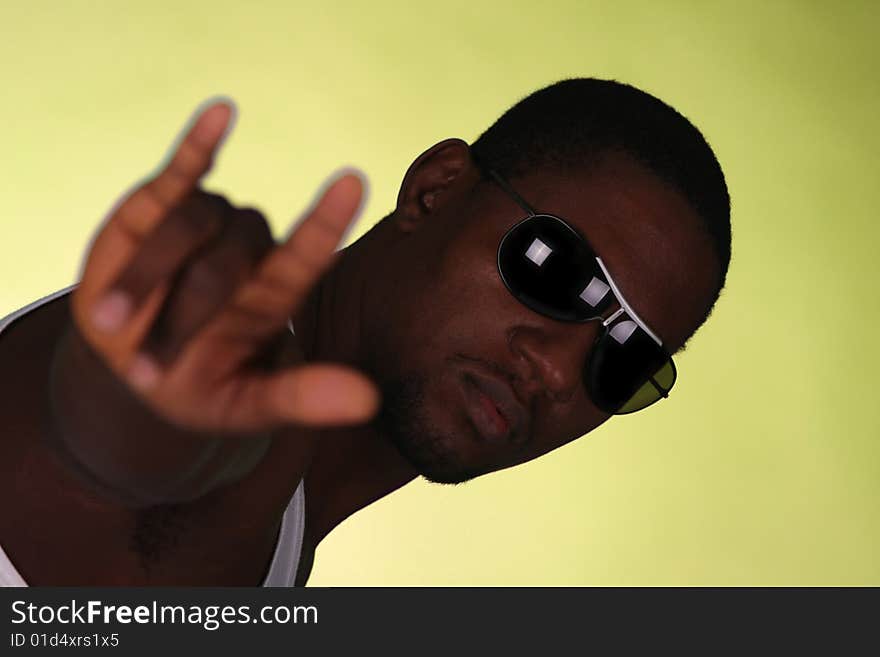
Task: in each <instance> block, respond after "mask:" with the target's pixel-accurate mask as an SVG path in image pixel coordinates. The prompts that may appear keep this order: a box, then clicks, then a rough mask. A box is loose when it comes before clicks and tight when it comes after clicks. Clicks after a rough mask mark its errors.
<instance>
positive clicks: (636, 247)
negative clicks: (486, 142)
mask: <svg viewBox="0 0 880 657" xmlns="http://www.w3.org/2000/svg"><path fill="white" fill-rule="evenodd" d="M512 184H513V187H514V189H516V191H517V192H518V193H519V194H520V195H521V196H523V198H524V199H525V200H526V201H528V202H529V203H530V204H531V205H532V206H533V207H534V208H535V210H537V211H539V212H549V213H551V214H557V215H559V216H560V217H562V218H563V219H565V220H566V221H568V222H569V223H570V224H571V225H572V226H574V227H575V228H576V229H577V230H578V231H579V232H580V233H581V234H582V235H583V236H584V237H586V239H587V240H588V241H589V243H590V245H591V246H592V247H593V249H594V250H595V251H596V253H597V255H598V256H599V257H600V258H602V261H603V262H604V263H605V265H606V266H607V268H608V270H609V272H610V273H611V276H612V277H613V278H614V280H615V282H616V283H617V285H618V287H619V288H620V290H621V292H622V293H623V295H624V297H625V298H626V300H627V301H628V302H629V303H630V305H631V306H632V307H633V309H634V310H635V311H636V312H637V313H638V314H639V316H640V317H641V318H642V319H643V320H644V321H645V322H646V323H647V324H648V325H649V326H650V327H651V328H652V329H653V330H654V331H655V332H657V333H659V334H660V336H661V338H662V339H663V340H664V342H665V343H667V344H668V345H669V346H670V347H671V348H672V349H673V350H674V349H676V348H678V347H679V346H680V345H681V344H682V343H684V341H685V340H686V339H687V337H688V336H689V335H690V333H691V332H692V331H693V330H694V328H695V327H696V326H697V325H699V323H700V320H701V318H702V315H703V313H704V311H705V308H706V307H707V305H708V304H709V302H710V301H711V297H712V294H713V292H714V285H715V280H716V276H717V269H718V264H717V261H716V259H715V256H714V254H713V251H712V248H711V244H710V242H709V239H708V237H707V235H706V232H705V230H704V229H703V228H702V226H701V222H700V219H699V217H698V216H697V214H696V212H695V211H694V210H693V209H692V208H691V207H690V205H689V203H688V202H687V200H686V199H685V197H684V196H683V195H682V194H681V193H679V192H677V191H676V190H673V189H672V188H670V187H669V186H668V185H666V184H665V183H664V182H663V181H662V180H661V179H660V178H658V177H657V176H656V175H655V174H654V173H652V172H651V171H650V170H649V169H648V168H647V167H645V166H643V165H641V164H640V163H638V162H637V161H635V160H634V159H632V158H630V157H628V156H625V155H622V154H610V155H608V156H606V157H604V158H603V159H602V160H601V161H600V162H598V163H597V164H596V165H595V166H593V167H591V168H590V169H589V170H586V171H580V172H571V173H565V174H562V173H558V172H549V171H544V172H539V173H534V174H529V175H528V176H523V177H522V178H518V179H516V180H515V181H513V182H512Z"/></svg>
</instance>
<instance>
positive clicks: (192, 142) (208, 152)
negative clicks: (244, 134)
mask: <svg viewBox="0 0 880 657" xmlns="http://www.w3.org/2000/svg"><path fill="white" fill-rule="evenodd" d="M234 114H235V106H234V105H233V104H232V101H229V100H221V101H216V102H211V103H209V104H208V106H207V107H206V108H205V109H204V110H203V111H202V112H201V113H199V112H196V114H195V119H194V121H193V123H192V127H191V128H189V129H188V130H186V129H185V130H184V133H183V134H184V136H183V138H182V139H181V140H180V144H179V145H178V146H177V147H176V148H174V147H172V150H171V152H172V155H171V159H170V160H169V162H168V164H167V165H166V166H165V167H164V168H163V169H162V170H161V171H160V172H159V174H158V175H157V176H156V177H155V178H153V179H152V180H151V181H149V182H148V183H147V184H146V185H144V191H145V192H147V193H148V194H150V195H151V196H152V197H153V198H154V200H156V201H158V203H159V204H160V205H162V206H163V207H164V208H171V207H173V206H175V205H176V204H178V203H179V202H180V201H182V200H183V198H184V197H185V196H186V195H187V194H189V193H190V192H191V191H193V190H194V189H195V187H196V185H198V183H199V180H200V179H201V178H202V176H204V175H205V174H206V173H207V172H208V171H209V170H210V169H211V164H212V163H213V160H214V154H215V152H216V150H217V148H218V146H219V144H220V142H221V141H222V139H223V137H224V136H225V135H226V134H228V132H229V130H228V129H227V128H231V127H232V126H231V120H232V118H233V117H234Z"/></svg>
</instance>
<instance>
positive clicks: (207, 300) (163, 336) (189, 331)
mask: <svg viewBox="0 0 880 657" xmlns="http://www.w3.org/2000/svg"><path fill="white" fill-rule="evenodd" d="M273 244H274V242H273V240H272V232H271V230H270V228H269V225H268V224H267V223H266V220H265V218H264V217H263V215H262V214H261V213H260V212H258V211H257V210H255V209H251V208H246V209H241V210H234V209H232V208H230V210H229V215H228V217H227V220H226V222H225V225H224V229H223V234H222V237H220V238H218V239H215V240H214V241H213V242H212V243H211V244H209V245H208V246H206V247H205V249H204V250H202V251H201V252H200V253H199V256H198V258H197V259H196V260H195V261H191V262H190V263H189V264H188V265H187V267H186V269H185V270H184V271H183V272H182V273H181V274H180V276H179V278H178V279H177V280H176V281H175V285H174V289H173V290H172V291H171V293H170V294H169V296H168V299H167V301H166V303H165V306H164V308H163V309H162V312H161V313H160V315H159V317H158V318H157V320H156V323H155V324H154V326H153V327H152V328H151V330H150V333H149V335H148V336H147V339H146V341H145V343H144V344H143V345H142V347H141V350H140V351H141V355H142V356H144V357H147V358H152V359H154V360H155V361H156V364H157V365H158V366H160V367H165V366H167V365H168V364H170V363H171V362H172V361H173V360H174V359H175V358H176V357H177V355H178V354H179V353H180V351H181V350H182V349H183V348H184V346H185V345H186V343H187V342H189V340H191V339H192V338H193V336H195V335H196V334H197V333H198V331H199V330H200V329H201V328H202V327H203V326H204V325H205V324H206V323H207V322H208V321H209V320H210V319H211V318H212V317H214V316H215V315H216V314H217V312H218V311H219V310H220V309H221V308H222V307H223V305H224V304H225V303H226V302H227V301H228V300H229V299H230V297H231V296H232V295H233V294H234V293H235V290H236V289H237V288H238V286H239V285H241V283H242V282H244V281H245V280H246V279H247V278H248V277H249V276H250V274H251V273H252V272H253V270H254V268H255V267H256V266H257V263H258V262H259V261H260V260H261V259H262V258H263V257H264V256H265V255H266V253H268V252H269V251H270V250H271V248H272V246H273Z"/></svg>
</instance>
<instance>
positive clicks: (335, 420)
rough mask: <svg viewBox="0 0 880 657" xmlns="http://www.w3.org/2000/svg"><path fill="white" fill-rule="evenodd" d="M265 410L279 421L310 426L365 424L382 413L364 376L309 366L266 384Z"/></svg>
mask: <svg viewBox="0 0 880 657" xmlns="http://www.w3.org/2000/svg"><path fill="white" fill-rule="evenodd" d="M265 386H266V387H265V395H264V396H263V398H264V399H265V402H266V403H267V404H268V406H269V408H267V409H266V410H267V411H268V413H269V414H270V415H272V416H274V417H275V418H276V419H277V421H279V422H285V423H289V422H292V423H296V424H305V425H311V426H334V425H352V424H362V423H364V422H367V421H369V420H370V419H372V418H373V416H375V415H376V413H377V412H378V410H379V405H380V402H381V396H380V393H379V389H378V388H377V387H376V385H375V384H374V383H373V382H372V381H371V380H370V379H368V378H367V377H366V376H365V375H364V374H362V373H360V372H358V371H357V370H355V369H353V368H350V367H345V366H342V365H329V364H321V365H307V366H303V367H297V368H295V369H288V370H285V371H282V372H279V373H277V374H274V375H270V376H268V377H267V378H266V380H265Z"/></svg>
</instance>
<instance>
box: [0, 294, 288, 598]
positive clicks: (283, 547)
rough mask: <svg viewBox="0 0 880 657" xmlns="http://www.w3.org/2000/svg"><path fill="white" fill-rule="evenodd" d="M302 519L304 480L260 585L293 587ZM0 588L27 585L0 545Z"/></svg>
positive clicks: (2, 323)
mask: <svg viewBox="0 0 880 657" xmlns="http://www.w3.org/2000/svg"><path fill="white" fill-rule="evenodd" d="M75 287H76V286H75V285H71V286H70V287H66V288H64V289H63V290H59V291H58V292H55V293H53V294H50V295H49V296H47V297H43V298H42V299H39V300H37V301H34V302H33V303H31V304H29V305H27V306H25V307H24V308H21V309H20V310H16V311H15V312H14V313H12V314H11V315H8V316H6V317H4V318H3V319H0V333H2V332H3V330H4V329H6V327H7V326H9V325H10V324H12V323H13V322H14V321H15V320H17V319H18V318H19V317H21V316H23V315H25V314H26V313H28V312H30V311H31V310H35V309H36V308H39V307H40V306H42V305H43V304H46V303H49V302H50V301H52V300H53V299H57V298H58V297H61V296H63V295H65V294H67V293H68V292H70V291H71V290H73V288H75ZM305 519H306V497H305V488H304V481H303V480H301V481H300V482H299V486H297V488H296V491H295V492H294V493H293V497H292V498H291V499H290V503H289V504H288V505H287V509H286V510H285V512H284V516H283V517H282V519H281V530H280V531H279V532H278V543H277V544H276V545H275V554H274V555H273V556H272V563H271V564H270V565H269V572H268V573H267V574H266V578H265V579H264V580H263V584H262V586H293V583H294V581H296V571H297V568H298V566H299V559H300V554H301V552H302V543H303V533H304V531H305V526H306V523H305ZM0 586H27V582H25V581H24V579H23V578H22V576H21V575H20V574H19V572H18V571H17V570H16V569H15V566H14V565H13V564H12V561H10V560H9V557H8V556H7V555H6V552H4V551H3V546H2V545H0Z"/></svg>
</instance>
